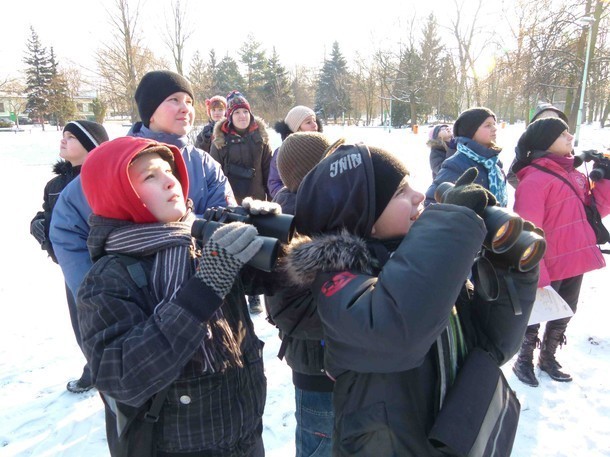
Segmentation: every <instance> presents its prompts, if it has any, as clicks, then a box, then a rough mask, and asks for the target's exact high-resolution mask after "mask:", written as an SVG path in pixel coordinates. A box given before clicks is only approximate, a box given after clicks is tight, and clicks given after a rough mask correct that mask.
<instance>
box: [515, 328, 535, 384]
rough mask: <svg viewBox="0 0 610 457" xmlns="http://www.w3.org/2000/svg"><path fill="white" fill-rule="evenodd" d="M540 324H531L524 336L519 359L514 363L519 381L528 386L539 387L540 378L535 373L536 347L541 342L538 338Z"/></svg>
mask: <svg viewBox="0 0 610 457" xmlns="http://www.w3.org/2000/svg"><path fill="white" fill-rule="evenodd" d="M538 328H539V326H538V325H532V326H529V327H528V328H527V330H526V332H525V336H524V337H523V342H522V343H521V349H520V350H519V356H518V357H517V361H516V362H515V364H514V365H513V372H514V373H515V375H517V378H518V379H519V381H521V382H522V383H524V384H527V385H528V386H532V387H538V379H536V375H535V374H534V349H535V348H536V345H539V344H540V340H539V339H538Z"/></svg>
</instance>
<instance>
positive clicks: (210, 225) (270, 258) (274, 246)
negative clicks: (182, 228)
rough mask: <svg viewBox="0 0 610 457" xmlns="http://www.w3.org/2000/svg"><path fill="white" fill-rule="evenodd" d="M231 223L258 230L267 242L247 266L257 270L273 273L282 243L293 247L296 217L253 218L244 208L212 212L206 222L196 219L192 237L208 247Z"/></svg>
mask: <svg viewBox="0 0 610 457" xmlns="http://www.w3.org/2000/svg"><path fill="white" fill-rule="evenodd" d="M231 222H243V223H244V224H251V225H253V226H254V227H256V230H258V233H259V235H258V236H257V238H260V239H262V240H263V246H262V247H261V249H260V251H258V252H257V253H256V255H255V256H254V257H252V259H250V260H249V261H248V263H247V265H249V266H251V267H253V268H256V269H257V270H262V271H267V272H270V271H272V270H273V268H274V267H275V263H276V261H277V259H278V256H279V252H280V243H290V240H291V239H292V237H293V235H294V232H295V227H294V216H291V215H289V214H258V215H252V214H249V213H248V212H247V211H246V210H245V209H244V208H242V207H241V206H235V207H228V208H223V207H214V208H208V209H207V210H206V212H205V213H204V215H203V219H196V220H195V222H193V226H192V228H191V236H193V237H194V238H196V239H197V240H199V241H200V242H201V244H202V245H203V244H205V243H206V242H207V241H208V240H209V239H210V237H211V236H212V234H213V233H214V232H215V231H216V230H218V229H219V228H220V227H222V225H223V224H228V223H231Z"/></svg>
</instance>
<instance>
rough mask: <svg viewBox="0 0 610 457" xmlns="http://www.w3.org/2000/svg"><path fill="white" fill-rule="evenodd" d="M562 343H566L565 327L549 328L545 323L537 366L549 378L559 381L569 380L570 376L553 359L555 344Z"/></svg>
mask: <svg viewBox="0 0 610 457" xmlns="http://www.w3.org/2000/svg"><path fill="white" fill-rule="evenodd" d="M564 344H566V337H565V328H554V327H551V328H549V325H548V324H547V328H546V330H545V332H544V337H543V339H542V346H541V348H540V357H538V366H539V367H540V369H541V370H542V371H544V372H546V373H547V374H548V375H549V376H550V377H551V379H553V380H555V381H559V382H570V381H572V376H570V375H569V374H568V373H564V372H563V371H561V370H560V368H561V365H560V364H559V362H557V360H555V352H556V351H557V346H563V345H564Z"/></svg>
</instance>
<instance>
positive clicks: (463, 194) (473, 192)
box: [443, 167, 497, 216]
mask: <svg viewBox="0 0 610 457" xmlns="http://www.w3.org/2000/svg"><path fill="white" fill-rule="evenodd" d="M478 174H479V171H478V170H477V169H476V168H475V167H471V168H469V169H468V170H466V171H465V172H464V173H463V174H462V176H460V177H459V178H458V180H457V181H456V182H455V186H454V187H453V188H452V189H449V190H448V191H447V192H445V194H443V203H450V204H452V205H459V206H465V207H467V208H470V209H471V210H473V211H474V212H475V213H477V214H478V215H479V216H483V211H484V210H485V208H486V207H487V206H493V205H495V204H496V203H497V200H496V197H495V196H494V194H492V193H491V192H490V191H488V190H487V189H485V188H484V187H483V186H481V185H480V184H474V180H475V179H476V178H477V176H478Z"/></svg>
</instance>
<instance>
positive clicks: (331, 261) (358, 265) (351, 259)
mask: <svg viewBox="0 0 610 457" xmlns="http://www.w3.org/2000/svg"><path fill="white" fill-rule="evenodd" d="M372 261H373V259H372V256H371V254H370V252H369V250H368V248H367V244H366V241H365V240H364V239H363V238H360V237H357V236H354V235H352V234H350V233H349V232H348V231H347V230H342V231H341V232H339V233H333V234H325V235H321V236H316V237H314V238H309V237H306V236H302V237H298V238H295V239H293V241H292V242H291V243H290V245H289V246H288V247H287V249H286V257H285V258H284V259H283V266H282V268H283V270H284V271H285V272H286V274H287V275H288V278H289V281H290V282H291V283H292V284H294V285H297V286H300V287H308V286H309V285H311V284H312V283H313V282H314V280H315V278H316V275H317V274H318V273H320V272H330V271H345V270H352V271H358V272H361V273H363V274H372V272H373V265H372Z"/></svg>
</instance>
